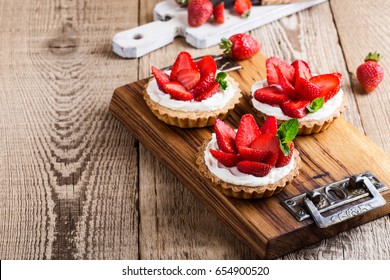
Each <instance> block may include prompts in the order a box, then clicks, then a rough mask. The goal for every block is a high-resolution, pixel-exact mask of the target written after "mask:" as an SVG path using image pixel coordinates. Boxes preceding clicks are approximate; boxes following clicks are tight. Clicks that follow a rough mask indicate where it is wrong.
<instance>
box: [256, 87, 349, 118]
mask: <svg viewBox="0 0 390 280" xmlns="http://www.w3.org/2000/svg"><path fill="white" fill-rule="evenodd" d="M266 86H268V83H267V81H265V80H263V81H259V82H256V83H254V84H253V85H252V88H251V93H252V103H253V107H255V109H256V110H258V111H260V112H262V113H264V114H266V115H268V116H274V117H275V118H277V119H278V120H283V121H285V120H289V119H291V117H289V116H287V115H285V114H284V113H283V111H282V109H280V107H279V106H271V105H269V104H265V103H261V102H259V101H257V100H256V99H255V98H254V97H253V95H254V93H255V91H256V90H257V89H259V88H263V87H266ZM343 95H344V92H343V90H342V89H340V90H339V92H338V93H337V94H336V95H335V96H333V97H332V98H331V99H329V100H328V101H327V102H326V103H325V104H324V106H323V107H322V108H321V109H319V110H318V111H317V112H314V113H308V114H307V115H306V116H304V117H303V118H300V119H299V120H300V121H310V120H315V121H325V120H326V119H328V118H329V117H330V116H332V115H333V114H334V113H335V112H336V110H338V109H339V107H340V106H341V104H342V103H343Z"/></svg>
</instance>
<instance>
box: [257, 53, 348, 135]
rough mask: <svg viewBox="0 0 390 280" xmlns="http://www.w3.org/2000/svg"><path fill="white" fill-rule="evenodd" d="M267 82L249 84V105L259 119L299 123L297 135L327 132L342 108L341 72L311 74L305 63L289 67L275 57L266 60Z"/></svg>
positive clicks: (343, 103)
mask: <svg viewBox="0 0 390 280" xmlns="http://www.w3.org/2000/svg"><path fill="white" fill-rule="evenodd" d="M266 68H267V80H266V81H259V82H256V83H255V84H254V85H252V89H251V91H252V104H253V107H254V108H255V109H256V110H257V112H258V115H259V116H260V117H267V116H274V117H276V119H277V120H278V123H282V122H285V121H287V120H289V119H291V118H297V119H298V121H299V132H298V134H306V135H307V134H312V133H318V132H320V131H324V130H326V129H327V128H328V127H329V126H330V124H331V123H332V122H333V120H334V119H336V118H337V117H339V116H340V115H341V113H342V112H343V110H344V107H345V96H344V92H343V90H342V89H341V83H342V80H343V77H342V75H341V74H340V73H330V74H321V75H313V74H312V73H311V70H310V68H309V66H308V64H307V63H306V62H305V61H303V60H296V61H294V62H293V63H292V64H291V65H290V64H288V63H287V62H285V61H283V60H281V59H279V58H277V57H270V58H268V59H267V61H266Z"/></svg>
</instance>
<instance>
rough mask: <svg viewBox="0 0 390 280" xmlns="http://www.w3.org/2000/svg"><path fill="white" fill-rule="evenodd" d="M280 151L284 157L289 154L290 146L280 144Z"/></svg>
mask: <svg viewBox="0 0 390 280" xmlns="http://www.w3.org/2000/svg"><path fill="white" fill-rule="evenodd" d="M280 149H281V150H282V152H283V154H284V155H285V156H288V155H289V154H290V145H289V144H287V143H280Z"/></svg>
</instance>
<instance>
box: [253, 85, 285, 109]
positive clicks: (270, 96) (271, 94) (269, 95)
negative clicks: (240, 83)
mask: <svg viewBox="0 0 390 280" xmlns="http://www.w3.org/2000/svg"><path fill="white" fill-rule="evenodd" d="M253 97H254V98H255V99H256V100H257V101H259V102H261V103H265V104H268V105H272V106H275V105H281V104H283V103H284V102H287V101H288V97H287V96H286V95H284V93H283V90H282V89H281V88H279V87H276V86H268V87H263V88H260V89H258V90H256V91H255V93H254V95H253Z"/></svg>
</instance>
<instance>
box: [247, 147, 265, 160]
mask: <svg viewBox="0 0 390 280" xmlns="http://www.w3.org/2000/svg"><path fill="white" fill-rule="evenodd" d="M269 155H270V152H269V151H265V150H259V149H252V148H249V147H241V148H240V156H241V157H242V158H243V159H244V160H249V161H256V162H263V161H264V160H265V159H266V158H267V157H268V156H269Z"/></svg>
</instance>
